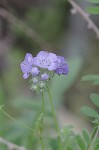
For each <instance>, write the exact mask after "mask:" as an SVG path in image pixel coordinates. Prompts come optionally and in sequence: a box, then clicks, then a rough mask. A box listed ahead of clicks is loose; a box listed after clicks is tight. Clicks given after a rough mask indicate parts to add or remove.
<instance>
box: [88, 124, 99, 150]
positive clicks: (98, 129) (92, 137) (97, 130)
mask: <svg viewBox="0 0 99 150" xmlns="http://www.w3.org/2000/svg"><path fill="white" fill-rule="evenodd" d="M98 133H99V126H97V127H95V128H94V130H93V133H92V136H91V143H90V145H89V146H88V149H87V150H93V145H94V141H95V140H96V138H97V135H98Z"/></svg>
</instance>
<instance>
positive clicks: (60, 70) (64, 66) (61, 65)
mask: <svg viewBox="0 0 99 150" xmlns="http://www.w3.org/2000/svg"><path fill="white" fill-rule="evenodd" d="M57 64H58V66H57V69H56V70H55V73H56V74H58V75H61V74H63V75H67V74H68V72H69V66H68V63H67V62H66V61H65V59H64V57H62V56H58V59H57Z"/></svg>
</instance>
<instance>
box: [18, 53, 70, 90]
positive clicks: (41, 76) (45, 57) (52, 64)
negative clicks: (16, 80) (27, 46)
mask: <svg viewBox="0 0 99 150" xmlns="http://www.w3.org/2000/svg"><path fill="white" fill-rule="evenodd" d="M21 70H22V72H23V78H24V79H26V78H28V77H29V75H31V76H32V79H31V80H30V81H31V89H33V90H34V91H37V92H44V91H46V89H47V86H46V84H47V81H49V80H50V79H52V78H53V76H54V74H55V73H56V74H58V75H61V74H63V75H67V74H68V72H69V66H68V63H67V62H66V61H65V59H64V57H62V56H57V55H56V54H54V53H48V52H45V51H40V52H39V53H38V54H37V56H36V57H34V58H33V56H32V55H31V54H29V53H27V54H26V56H25V59H24V61H23V62H22V63H21Z"/></svg>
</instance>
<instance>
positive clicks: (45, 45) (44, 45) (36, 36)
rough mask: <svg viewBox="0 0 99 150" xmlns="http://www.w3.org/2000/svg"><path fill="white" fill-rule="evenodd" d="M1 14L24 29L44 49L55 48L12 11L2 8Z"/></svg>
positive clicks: (0, 9)
mask: <svg viewBox="0 0 99 150" xmlns="http://www.w3.org/2000/svg"><path fill="white" fill-rule="evenodd" d="M0 16H2V17H4V18H6V19H7V20H8V21H9V22H10V23H11V24H13V25H14V26H16V27H19V28H20V29H22V30H23V31H24V33H25V34H26V35H27V36H28V37H30V38H31V39H32V40H33V41H34V42H35V43H37V44H38V45H39V46H40V47H41V48H42V49H46V50H50V51H51V50H54V49H53V47H52V46H51V45H50V44H49V43H48V42H47V41H45V40H44V39H43V38H42V37H41V36H40V35H39V34H38V33H37V32H36V31H35V30H33V29H32V28H30V27H29V26H28V25H27V24H26V23H25V22H23V21H22V20H20V19H18V18H17V17H15V16H14V15H13V14H11V13H10V12H8V11H6V10H5V9H2V8H0Z"/></svg>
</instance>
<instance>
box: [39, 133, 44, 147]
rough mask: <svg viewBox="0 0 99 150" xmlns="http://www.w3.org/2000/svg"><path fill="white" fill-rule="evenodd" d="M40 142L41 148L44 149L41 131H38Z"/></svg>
mask: <svg viewBox="0 0 99 150" xmlns="http://www.w3.org/2000/svg"><path fill="white" fill-rule="evenodd" d="M40 142H41V146H42V150H44V144H43V139H42V131H41V132H40Z"/></svg>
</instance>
